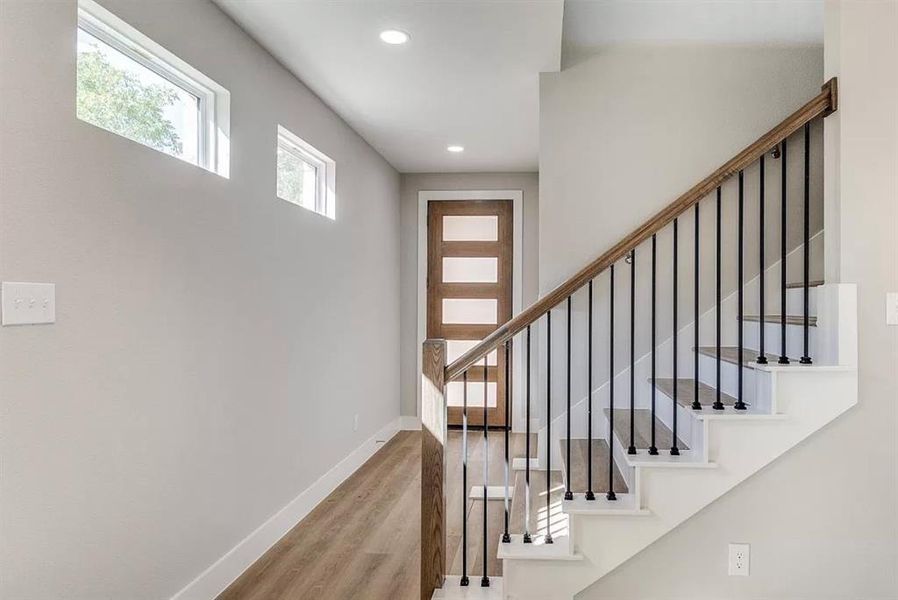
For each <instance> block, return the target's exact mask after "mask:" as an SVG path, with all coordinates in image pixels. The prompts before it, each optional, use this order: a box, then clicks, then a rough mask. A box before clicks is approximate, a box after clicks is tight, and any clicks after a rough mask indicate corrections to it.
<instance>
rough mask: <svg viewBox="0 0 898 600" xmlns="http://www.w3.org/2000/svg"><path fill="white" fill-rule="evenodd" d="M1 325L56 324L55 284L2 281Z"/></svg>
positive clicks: (0, 289) (0, 291)
mask: <svg viewBox="0 0 898 600" xmlns="http://www.w3.org/2000/svg"><path fill="white" fill-rule="evenodd" d="M0 295H2V302H0V303H2V309H3V315H2V323H3V325H38V324H42V323H55V322H56V284H53V283H20V282H15V281H4V282H3V283H2V285H0Z"/></svg>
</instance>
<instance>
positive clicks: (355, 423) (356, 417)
mask: <svg viewBox="0 0 898 600" xmlns="http://www.w3.org/2000/svg"><path fill="white" fill-rule="evenodd" d="M352 430H353V431H358V430H359V415H358V413H356V414H355V415H354V416H353V417H352Z"/></svg>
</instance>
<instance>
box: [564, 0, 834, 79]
mask: <svg viewBox="0 0 898 600" xmlns="http://www.w3.org/2000/svg"><path fill="white" fill-rule="evenodd" d="M613 44H739V45H761V46H777V45H780V46H782V45H809V44H823V0H567V1H566V2H565V6H564V54H565V56H564V62H565V66H568V65H569V64H571V63H572V62H576V61H577V60H578V59H579V58H582V57H583V56H588V55H590V54H593V53H595V52H596V51H597V49H599V48H601V47H602V46H608V45H613Z"/></svg>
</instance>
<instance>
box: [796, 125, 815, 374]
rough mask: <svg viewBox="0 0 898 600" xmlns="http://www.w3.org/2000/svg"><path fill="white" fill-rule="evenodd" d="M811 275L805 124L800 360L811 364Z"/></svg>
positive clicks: (807, 134)
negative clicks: (802, 321)
mask: <svg viewBox="0 0 898 600" xmlns="http://www.w3.org/2000/svg"><path fill="white" fill-rule="evenodd" d="M810 276H811V124H810V123H805V124H804V354H803V355H802V356H801V360H799V362H800V363H801V364H803V365H809V364H811V362H812V361H811V354H810V350H809V345H810V344H809V339H808V338H809V333H808V325H809V321H810V318H809V316H808V315H809V312H810V311H809V308H810V307H809V300H808V293H809V291H810V290H809V289H808V287H809V286H808V280H809V278H810Z"/></svg>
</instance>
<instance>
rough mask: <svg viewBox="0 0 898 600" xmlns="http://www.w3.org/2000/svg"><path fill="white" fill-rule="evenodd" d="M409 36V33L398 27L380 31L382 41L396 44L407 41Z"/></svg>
mask: <svg viewBox="0 0 898 600" xmlns="http://www.w3.org/2000/svg"><path fill="white" fill-rule="evenodd" d="M408 38H409V35H408V34H407V33H406V32H404V31H400V30H398V29H387V30H386V31H381V32H380V39H381V41H382V42H384V43H386V44H392V45H394V46H396V45H399V44H404V43H406V42H407V41H408Z"/></svg>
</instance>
